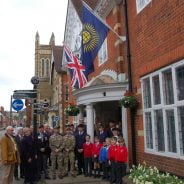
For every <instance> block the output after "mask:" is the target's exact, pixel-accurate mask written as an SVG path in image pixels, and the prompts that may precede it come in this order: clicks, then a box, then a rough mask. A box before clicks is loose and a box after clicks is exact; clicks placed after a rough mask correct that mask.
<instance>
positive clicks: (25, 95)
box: [13, 90, 37, 99]
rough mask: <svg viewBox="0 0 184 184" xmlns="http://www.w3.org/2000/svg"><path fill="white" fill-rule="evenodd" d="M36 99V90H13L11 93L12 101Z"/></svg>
mask: <svg viewBox="0 0 184 184" xmlns="http://www.w3.org/2000/svg"><path fill="white" fill-rule="evenodd" d="M36 97H37V92H36V90H15V91H14V93H13V98H14V99H34V98H36Z"/></svg>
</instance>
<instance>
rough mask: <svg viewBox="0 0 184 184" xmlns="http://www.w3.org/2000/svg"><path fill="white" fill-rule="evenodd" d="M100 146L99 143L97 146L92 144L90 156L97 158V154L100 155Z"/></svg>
mask: <svg viewBox="0 0 184 184" xmlns="http://www.w3.org/2000/svg"><path fill="white" fill-rule="evenodd" d="M102 146H103V145H102V144H101V143H98V144H96V143H94V144H93V149H92V155H93V156H94V155H96V156H97V157H98V156H99V154H100V149H101V147H102Z"/></svg>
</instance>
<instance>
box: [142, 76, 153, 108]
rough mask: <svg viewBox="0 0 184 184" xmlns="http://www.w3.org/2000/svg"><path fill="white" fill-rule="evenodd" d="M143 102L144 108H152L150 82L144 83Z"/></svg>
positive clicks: (145, 80)
mask: <svg viewBox="0 0 184 184" xmlns="http://www.w3.org/2000/svg"><path fill="white" fill-rule="evenodd" d="M143 101H144V107H145V108H150V107H151V91H150V80H149V78H148V79H144V81H143Z"/></svg>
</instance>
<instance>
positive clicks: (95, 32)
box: [81, 3, 109, 76]
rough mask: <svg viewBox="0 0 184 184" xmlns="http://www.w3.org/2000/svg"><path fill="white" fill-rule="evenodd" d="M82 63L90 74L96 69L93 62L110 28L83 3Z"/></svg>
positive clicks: (87, 73) (86, 72)
mask: <svg viewBox="0 0 184 184" xmlns="http://www.w3.org/2000/svg"><path fill="white" fill-rule="evenodd" d="M82 21H83V31H82V56H81V57H82V58H81V59H82V64H83V65H84V66H85V74H86V76H88V75H89V74H90V73H91V72H93V71H94V65H93V62H94V60H95V58H96V55H97V53H98V51H99V50H100V48H101V46H102V44H103V42H104V40H105V38H106V37H107V33H108V32H109V28H108V27H107V26H106V25H105V24H104V23H103V22H102V21H101V20H100V19H99V18H98V17H97V16H96V15H95V14H94V13H92V10H91V9H89V7H87V5H86V4H84V3H83V7H82Z"/></svg>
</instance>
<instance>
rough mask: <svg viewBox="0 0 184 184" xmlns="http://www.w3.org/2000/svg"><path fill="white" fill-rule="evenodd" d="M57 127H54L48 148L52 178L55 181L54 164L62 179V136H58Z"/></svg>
mask: <svg viewBox="0 0 184 184" xmlns="http://www.w3.org/2000/svg"><path fill="white" fill-rule="evenodd" d="M59 128H60V127H59V126H56V127H54V134H53V135H52V136H51V137H50V139H49V146H50V149H51V162H52V177H53V179H54V180H55V179H56V163H57V166H58V171H59V175H58V177H59V178H60V179H62V169H63V168H62V167H63V152H62V151H63V148H64V147H63V146H64V145H63V136H62V135H60V134H59Z"/></svg>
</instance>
